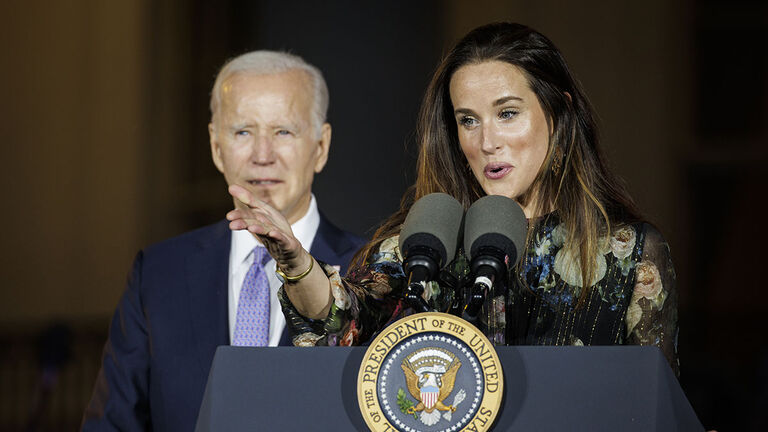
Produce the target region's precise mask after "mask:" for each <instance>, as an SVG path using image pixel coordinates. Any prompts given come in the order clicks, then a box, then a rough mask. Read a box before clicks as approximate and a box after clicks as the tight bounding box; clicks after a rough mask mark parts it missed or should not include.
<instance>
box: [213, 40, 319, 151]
mask: <svg viewBox="0 0 768 432" xmlns="http://www.w3.org/2000/svg"><path fill="white" fill-rule="evenodd" d="M290 70H300V71H304V72H306V73H307V74H309V77H310V81H311V83H312V89H313V93H314V94H313V95H312V96H313V97H312V119H311V120H312V126H313V127H314V129H315V134H316V135H317V136H319V135H320V130H321V128H322V126H323V123H325V119H326V116H327V115H328V86H327V85H326V84H325V79H324V78H323V74H322V73H321V72H320V69H318V68H316V67H315V66H312V65H311V64H309V63H307V62H305V61H304V59H302V58H301V57H299V56H297V55H293V54H289V53H287V52H281V51H267V50H261V51H251V52H249V53H245V54H242V55H240V56H237V57H235V58H233V59H232V60H229V61H228V62H227V63H226V64H225V65H224V67H222V68H221V70H220V71H219V74H218V75H217V76H216V82H214V84H213V90H212V91H211V116H212V117H215V116H216V112H217V110H218V108H219V105H220V104H221V86H222V85H223V84H224V81H226V80H227V78H229V77H230V76H232V75H234V74H235V73H237V72H249V73H254V74H260V75H266V74H276V73H282V72H287V71H290Z"/></svg>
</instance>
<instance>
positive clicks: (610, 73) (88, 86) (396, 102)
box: [0, 0, 768, 431]
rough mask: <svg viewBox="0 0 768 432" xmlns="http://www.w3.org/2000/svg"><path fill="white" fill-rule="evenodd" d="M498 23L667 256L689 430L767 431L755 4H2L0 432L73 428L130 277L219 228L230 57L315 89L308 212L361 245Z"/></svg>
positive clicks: (761, 11) (761, 19)
mask: <svg viewBox="0 0 768 432" xmlns="http://www.w3.org/2000/svg"><path fill="white" fill-rule="evenodd" d="M617 3H622V4H617ZM623 3H626V4H623ZM499 20H510V21H517V22H522V23H525V24H528V25H530V26H532V27H534V28H536V29H538V30H540V31H541V32H543V33H544V34H546V35H547V36H549V37H550V38H551V39H552V40H553V41H554V42H555V44H556V45H557V46H558V47H559V48H560V49H561V50H562V51H563V53H564V54H565V56H566V58H567V59H568V61H569V63H570V65H571V67H572V69H573V71H574V73H575V74H576V76H577V77H578V78H579V79H580V80H581V81H582V83H583V84H584V86H585V88H586V90H587V94H588V95H589V96H590V97H591V99H592V102H593V103H594V105H595V107H596V109H597V112H598V115H599V118H600V124H601V127H602V135H603V142H604V146H605V148H606V151H607V153H608V155H609V158H610V160H611V163H612V165H613V166H614V168H615V169H616V171H617V172H618V173H619V174H620V175H621V176H622V177H623V178H624V179H625V180H626V182H627V184H628V187H629V189H630V191H631V192H632V194H633V196H634V197H635V199H636V200H637V201H638V203H639V204H640V206H641V208H642V209H643V210H644V211H645V213H646V216H647V218H648V219H649V220H651V221H652V222H654V223H655V224H656V225H657V226H658V227H659V229H660V230H661V231H662V233H664V235H665V237H666V238H667V240H668V241H669V243H670V246H671V248H672V254H673V258H674V260H675V264H676V268H677V273H678V284H679V291H680V311H679V312H680V328H681V335H680V357H681V363H682V375H681V379H680V381H681V383H682V385H683V388H684V390H685V391H686V394H687V395H688V397H689V399H690V401H691V403H692V405H693V407H694V409H695V410H696V411H697V413H698V415H699V417H700V418H701V420H702V422H703V423H704V424H705V426H706V427H708V428H717V429H719V430H721V431H727V430H746V431H749V430H766V429H768V420H767V418H766V413H765V407H766V406H768V349H766V348H765V344H764V343H763V339H764V335H765V332H766V330H768V326H767V325H766V324H765V318H764V316H765V312H764V309H765V307H766V304H768V290H766V288H768V286H767V284H766V282H765V281H764V278H763V275H762V270H761V269H762V268H763V266H764V265H765V263H766V258H768V254H767V253H766V252H765V247H766V245H767V244H768V234H767V232H768V230H766V228H765V227H763V215H764V214H765V213H764V211H763V207H764V200H765V196H766V193H765V190H766V186H768V181H766V180H765V176H766V169H765V166H766V162H768V147H767V146H766V143H767V141H768V126H767V125H768V6H766V2H764V1H763V2H759V1H746V0H738V1H730V0H696V1H694V0H689V1H664V0H649V1H643V2H611V1H607V0H606V1H587V2H560V1H556V0H537V1H534V0H527V1H509V2H491V1H473V2H463V1H458V0H455V1H445V2H438V1H408V2H405V1H399V2H379V3H376V4H368V5H362V4H361V2H355V1H328V2H309V1H301V2H290V1H277V0H269V1H260V2H252V1H235V0H227V1H220V2H216V3H215V4H214V3H213V2H205V1H202V0H192V1H183V0H166V1H150V0H136V1H129V0H122V1H111V2H102V1H99V0H77V1H74V2H49V3H48V4H43V3H42V2H24V1H20V0H8V1H4V2H2V3H1V4H0V53H2V57H0V59H1V60H0V62H2V64H1V66H2V67H0V96H2V98H1V99H0V101H2V102H0V137H2V147H1V148H2V153H0V161H2V167H3V169H2V170H0V179H1V180H2V181H0V185H2V188H3V190H2V192H3V198H4V205H3V212H2V219H1V220H0V221H1V222H2V226H3V227H4V228H5V230H4V232H3V234H2V236H1V237H2V251H3V252H2V255H0V284H1V285H0V430H11V431H13V430H73V429H76V428H77V427H78V425H79V422H80V416H81V414H82V409H83V407H84V405H85V403H86V402H87V400H88V398H89V397H90V393H91V390H92V385H93V381H94V378H95V375H96V372H97V370H98V363H99V358H100V353H101V347H102V346H103V343H104V339H105V337H106V331H107V326H108V322H109V318H110V316H111V314H112V312H113V310H114V307H115V305H116V303H117V300H118V298H119V296H120V294H121V292H122V289H123V285H124V280H125V275H126V273H127V271H128V269H129V266H130V262H131V260H132V257H133V255H134V254H135V253H136V251H137V250H138V249H140V248H141V247H143V246H145V245H148V244H150V243H152V242H155V241H159V240H161V239H163V238H167V237H169V236H172V235H175V234H178V233H181V232H183V231H186V230H188V229H190V228H194V227H198V226H201V225H204V224H208V223H212V222H215V221H217V220H219V219H221V218H222V217H223V215H224V214H225V213H226V211H227V210H228V209H229V208H230V206H231V202H230V200H229V199H228V198H227V194H226V185H225V183H224V180H223V178H222V177H221V175H220V174H219V173H218V172H217V171H216V170H215V168H214V167H213V164H212V163H211V162H210V154H209V146H208V136H207V122H208V119H209V115H210V114H209V112H208V96H209V91H210V87H211V86H212V84H213V79H214V77H215V74H216V72H217V70H218V68H219V67H220V66H221V65H222V64H223V62H224V61H225V60H226V59H228V58H231V57H233V56H235V55H237V54H241V53H243V52H246V51H249V50H252V49H261V48H269V49H288V50H290V51H292V52H294V53H296V54H298V55H301V56H303V57H304V58H305V59H306V60H308V61H309V62H311V63H313V64H315V65H317V66H318V67H319V68H320V69H321V70H322V71H323V72H324V74H325V77H326V80H327V81H328V85H329V88H330V92H331V105H330V112H329V120H330V122H331V123H332V125H333V139H332V146H331V155H330V162H329V164H328V165H327V166H326V168H325V170H324V172H323V173H322V174H320V175H319V176H318V177H316V183H315V194H316V196H317V198H318V202H319V205H320V208H321V210H322V211H324V212H325V213H326V214H327V215H328V216H329V218H330V219H331V220H333V221H334V222H336V223H337V224H338V225H340V226H342V227H345V228H347V229H349V230H352V231H355V232H358V233H361V234H368V235H369V234H370V233H371V232H372V231H371V229H372V227H375V226H376V224H377V223H379V222H380V221H381V220H382V219H383V218H385V217H386V216H387V215H388V214H390V213H391V212H393V211H394V210H395V209H396V207H397V204H398V201H399V198H400V196H401V194H402V192H403V190H404V188H405V187H406V186H407V185H408V184H410V183H411V182H412V181H413V166H414V159H415V158H414V155H415V145H414V126H415V121H416V112H417V110H418V106H419V104H420V101H421V97H422V95H423V91H424V89H425V87H426V84H427V82H428V80H429V77H430V75H431V73H432V71H433V69H434V67H435V66H436V65H437V63H438V61H439V59H440V58H441V56H442V55H443V53H444V52H445V51H446V50H447V49H448V48H449V47H450V46H451V45H452V44H453V43H455V42H456V41H457V40H458V39H459V38H460V37H461V36H462V35H463V34H465V33H466V32H467V31H469V30H470V29H472V28H474V27H476V26H478V25H481V24H485V23H488V22H491V21H499Z"/></svg>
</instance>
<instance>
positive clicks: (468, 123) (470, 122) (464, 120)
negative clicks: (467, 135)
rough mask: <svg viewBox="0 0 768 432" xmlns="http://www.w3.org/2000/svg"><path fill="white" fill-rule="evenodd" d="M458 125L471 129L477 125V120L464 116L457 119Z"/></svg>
mask: <svg viewBox="0 0 768 432" xmlns="http://www.w3.org/2000/svg"><path fill="white" fill-rule="evenodd" d="M459 124H460V125H462V126H464V127H465V128H471V127H473V126H476V125H477V120H476V119H474V118H473V117H469V116H464V117H461V118H459Z"/></svg>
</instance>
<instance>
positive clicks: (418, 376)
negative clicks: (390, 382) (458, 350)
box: [400, 347, 466, 426]
mask: <svg viewBox="0 0 768 432" xmlns="http://www.w3.org/2000/svg"><path fill="white" fill-rule="evenodd" d="M400 367H401V368H402V369H403V373H404V374H405V382H406V384H407V386H408V392H409V393H410V394H411V396H413V398H414V399H416V400H417V401H418V404H416V406H411V407H409V408H408V409H407V413H408V414H414V413H420V417H419V418H420V420H421V421H422V423H424V424H426V425H428V426H431V425H433V424H435V423H437V422H438V421H439V420H440V412H441V411H443V412H444V414H443V417H444V418H445V419H446V420H450V418H451V413H453V412H455V411H456V405H458V404H459V403H460V402H461V401H462V400H463V399H464V396H465V394H466V393H465V392H464V390H460V392H459V393H457V395H456V396H455V397H454V400H453V404H451V405H446V404H445V403H444V402H443V401H444V400H445V399H446V398H447V397H448V396H449V395H450V394H451V392H453V386H454V383H455V381H456V373H457V372H458V371H459V368H460V367H461V362H460V361H459V359H458V358H456V356H455V355H454V354H453V353H452V352H450V351H448V350H445V349H442V348H434V347H427V348H421V349H419V350H417V351H414V352H413V353H411V354H410V355H409V356H408V357H406V358H405V359H404V360H403V362H402V363H401V364H400Z"/></svg>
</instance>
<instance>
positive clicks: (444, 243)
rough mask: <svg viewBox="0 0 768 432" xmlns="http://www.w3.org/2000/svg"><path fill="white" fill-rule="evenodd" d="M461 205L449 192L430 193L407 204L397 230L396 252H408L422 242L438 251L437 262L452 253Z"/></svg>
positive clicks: (449, 258)
mask: <svg viewBox="0 0 768 432" xmlns="http://www.w3.org/2000/svg"><path fill="white" fill-rule="evenodd" d="M463 216H464V208H463V207H462V206H461V204H459V202H458V201H456V199H455V198H453V197H452V196H450V195H447V194H444V193H433V194H429V195H426V196H424V197H422V198H421V199H420V200H418V201H416V202H415V203H414V204H413V206H411V209H410V211H409V212H408V216H406V218H405V223H404V224H403V229H402V231H400V252H402V254H403V256H406V257H407V256H408V250H409V249H410V248H411V247H413V246H426V247H429V248H431V249H432V250H434V251H436V252H437V253H438V254H440V258H441V260H442V262H441V263H438V264H439V265H445V264H448V263H449V262H451V261H452V260H453V257H454V255H455V254H456V246H457V244H458V242H459V235H460V232H459V230H460V228H461V220H462V217H463Z"/></svg>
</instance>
